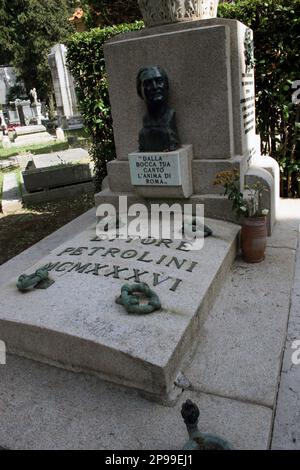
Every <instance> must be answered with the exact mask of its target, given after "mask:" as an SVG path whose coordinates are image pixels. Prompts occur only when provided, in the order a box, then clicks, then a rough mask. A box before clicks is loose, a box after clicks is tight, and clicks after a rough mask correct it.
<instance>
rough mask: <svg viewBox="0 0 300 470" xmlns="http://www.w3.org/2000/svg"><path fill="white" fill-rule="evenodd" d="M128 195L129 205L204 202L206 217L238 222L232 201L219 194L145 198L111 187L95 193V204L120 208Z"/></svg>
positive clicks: (194, 204)
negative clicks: (113, 189)
mask: <svg viewBox="0 0 300 470" xmlns="http://www.w3.org/2000/svg"><path fill="white" fill-rule="evenodd" d="M120 196H127V198H128V200H127V203H128V206H130V205H132V204H137V203H140V204H146V205H147V206H149V205H150V204H163V203H168V204H173V203H177V204H182V205H183V204H193V206H196V204H203V205H204V215H205V217H210V218H213V219H219V220H229V221H230V222H233V223H237V221H236V218H235V215H234V213H233V212H232V204H231V201H229V200H228V198H227V196H222V195H219V194H193V195H192V196H191V197H190V198H188V199H182V200H178V199H176V200H175V199H153V200H151V199H147V200H146V199H143V198H142V197H140V196H138V194H136V193H134V192H126V191H125V192H114V191H111V190H110V189H109V188H105V189H103V191H101V192H99V193H97V194H95V206H96V208H97V207H98V206H99V205H100V204H106V203H109V204H112V205H113V206H115V207H116V209H117V210H118V206H119V197H120Z"/></svg>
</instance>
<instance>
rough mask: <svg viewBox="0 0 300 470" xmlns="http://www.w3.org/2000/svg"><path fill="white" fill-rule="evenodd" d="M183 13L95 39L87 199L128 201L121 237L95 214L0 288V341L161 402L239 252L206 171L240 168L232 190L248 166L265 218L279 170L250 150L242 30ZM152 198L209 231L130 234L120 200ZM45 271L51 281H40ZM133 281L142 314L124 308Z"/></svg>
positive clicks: (250, 103) (248, 68)
mask: <svg viewBox="0 0 300 470" xmlns="http://www.w3.org/2000/svg"><path fill="white" fill-rule="evenodd" d="M183 20H184V21H182V22H180V21H179V22H176V23H175V24H167V25H164V26H154V27H152V28H149V29H147V28H146V29H145V30H142V31H139V32H133V33H128V34H123V35H120V36H117V37H116V38H113V39H111V40H110V41H108V42H107V43H106V45H105V60H106V68H107V73H108V79H109V93H110V102H111V106H112V114H113V122H114V137H115V143H116V150H117V159H116V160H115V161H113V162H110V163H109V164H108V177H107V179H106V181H105V182H104V186H103V191H102V192H100V193H99V194H98V195H97V196H96V205H97V213H98V216H99V217H100V215H101V214H102V216H103V215H104V213H103V211H104V212H105V209H106V206H102V204H103V203H111V204H112V206H110V207H112V208H113V209H114V208H115V212H118V211H119V207H120V204H123V208H124V205H125V206H126V205H127V207H128V209H129V206H130V210H129V212H128V211H127V209H126V210H125V211H124V212H125V213H126V214H127V213H128V214H129V217H128V220H127V221H126V223H125V222H124V221H123V220H121V219H120V220H119V230H122V231H124V232H125V233H126V234H127V236H126V237H120V238H116V237H106V238H105V239H104V238H103V237H100V236H99V235H98V234H97V232H96V230H95V224H96V221H95V224H93V226H90V227H86V228H84V227H83V230H82V232H81V233H80V234H79V235H77V236H76V237H74V238H73V239H71V240H68V241H66V242H65V243H63V244H62V245H61V246H59V247H58V248H56V249H54V250H53V251H51V252H50V253H49V255H48V256H46V257H44V258H43V259H41V260H40V261H39V262H38V263H35V264H30V263H28V269H27V270H26V272H24V273H20V275H21V274H22V275H23V274H25V275H26V277H24V276H23V277H22V278H21V280H23V281H24V279H25V280H28V279H29V280H34V283H35V286H34V287H32V288H30V289H26V292H25V293H22V292H20V291H18V289H17V286H16V283H17V279H12V280H11V282H10V283H8V284H7V285H5V286H3V287H2V288H1V291H0V302H1V307H2V308H1V313H0V329H1V338H2V340H4V341H5V342H6V344H7V348H8V350H9V351H12V352H15V353H17V354H20V355H23V356H26V357H29V358H34V359H35V360H39V361H42V362H48V363H50V364H52V365H58V366H59V367H64V368H66V369H71V370H73V371H83V372H89V373H93V374H95V375H97V376H99V377H101V378H104V379H105V380H108V381H110V382H114V383H117V384H121V385H124V386H126V387H129V388H133V389H136V390H138V391H139V392H140V393H142V394H144V395H146V396H147V397H148V398H150V399H153V400H158V401H160V402H165V401H167V402H169V403H170V402H173V401H174V400H175V399H176V398H177V397H178V396H179V395H180V394H181V391H182V389H181V387H180V381H178V380H177V379H178V377H180V376H182V373H184V371H185V368H186V367H187V364H189V363H190V361H191V357H192V355H193V353H194V351H195V348H196V347H197V345H198V338H199V330H200V329H201V326H202V324H203V321H204V320H205V318H206V316H207V315H209V312H210V310H211V307H212V305H213V303H214V301H215V298H216V296H217V294H218V291H219V289H220V287H221V286H222V282H223V280H224V278H226V277H227V275H228V272H229V269H230V267H231V264H232V262H233V261H234V259H235V256H236V253H237V248H238V237H239V231H240V227H239V226H238V225H236V224H233V223H231V221H232V220H233V215H232V212H231V204H230V202H228V200H227V199H226V198H225V197H223V196H220V195H219V194H218V190H217V189H216V187H215V186H214V185H213V180H214V177H215V174H216V173H217V172H219V171H222V170H224V169H231V168H238V169H239V171H240V185H241V190H242V189H243V186H244V182H245V180H246V179H247V178H260V179H261V180H263V181H264V182H265V183H266V184H268V186H269V189H270V193H269V205H270V208H271V218H270V226H269V227H270V230H271V228H272V224H273V221H274V218H275V196H276V191H277V189H276V190H275V187H276V185H277V182H278V167H276V165H275V163H274V162H273V160H272V159H269V158H268V157H266V158H263V157H261V156H260V154H259V139H258V137H257V136H256V134H255V93H254V69H253V48H252V32H251V31H250V30H248V29H247V28H246V26H244V25H242V24H241V23H239V22H238V21H234V20H223V19H209V20H196V21H187V20H186V18H183ZM129 57H130V60H128V58H129ZM145 68H146V69H145ZM141 70H142V72H139V71H141ZM145 70H146V72H145ZM137 77H138V90H139V92H140V95H141V96H142V97H146V94H148V92H149V95H148V97H149V96H150V101H152V100H153V101H155V102H156V104H155V106H154V107H152V106H149V104H150V103H149V98H147V101H148V102H147V103H146V107H145V102H144V101H143V100H141V99H140V97H139V96H138V94H137V87H136V78H137ZM166 77H168V80H167V79H166ZM141 78H142V80H141ZM146 80H150V81H149V82H147V83H145V82H146ZM167 83H168V85H169V86H168V85H167ZM142 84H143V89H142V88H141V87H140V86H142ZM148 86H149V90H148V91H147V90H146V88H147V87H148ZM167 91H168V93H167ZM167 95H168V99H167ZM157 103H160V104H159V105H157ZM173 110H176V121H175V118H174V117H175V113H174V111H173ZM145 111H146V117H145V119H144V123H143V121H142V120H143V116H144V115H145ZM175 123H176V124H175ZM141 163H143V164H144V165H140V164H141ZM124 196H126V197H124ZM160 202H162V203H168V204H173V203H176V204H177V207H178V204H179V207H180V206H181V205H186V204H190V205H191V207H192V208H196V205H197V204H204V210H205V216H206V222H207V223H208V225H209V227H210V229H211V231H212V233H213V235H212V236H210V237H208V238H206V239H205V243H204V245H203V248H202V249H197V250H192V249H190V248H189V247H188V246H187V245H186V241H185V240H184V239H183V240H182V239H180V237H179V234H178V235H176V236H174V237H168V238H161V237H159V236H158V237H153V236H150V237H149V236H147V237H142V238H134V237H133V236H132V232H131V221H132V219H135V217H134V215H132V212H135V213H137V212H138V211H139V210H141V207H143V208H145V207H146V208H148V209H150V208H151V210H152V208H153V206H152V204H155V203H160ZM133 203H139V205H137V206H135V210H134V211H133V207H132V204H133ZM141 203H142V204H143V206H141ZM98 206H99V207H98ZM99 209H100V210H99ZM101 211H102V212H101ZM130 211H131V213H130ZM100 213H101V214H100ZM120 213H121V212H120ZM119 215H120V214H119ZM100 219H101V217H100ZM218 219H219V220H218ZM220 219H223V220H220ZM133 221H134V220H133ZM147 221H148V215H147ZM122 224H123V225H122ZM124 225H125V226H124ZM41 270H42V271H41ZM45 270H46V271H47V272H48V274H49V278H50V281H54V283H53V282H52V283H51V285H50V286H49V287H48V288H46V289H40V288H39V287H41V286H40V282H41V281H43V280H45V274H44V273H45ZM28 276H29V277H28ZM47 284H48V283H47ZM135 284H139V285H140V288H139V289H137V288H136V287H134V285H135ZM18 285H20V284H18ZM22 286H23V284H22ZM137 290H138V291H139V292H136V291H137ZM141 291H142V292H144V293H146V294H147V297H148V298H149V299H150V302H152V304H151V305H150V302H149V303H148V305H150V306H152V307H153V309H151V310H154V311H152V313H148V309H146V308H142V309H136V306H138V305H140V304H139V302H140V301H141V300H140V298H139V296H138V294H139V293H140V292H141ZM126 305H127V306H128V310H131V311H134V312H136V311H137V310H138V313H135V314H134V313H130V312H129V311H128V310H126V309H125V308H124V306H126ZM129 307H130V308H129ZM131 307H132V308H131ZM141 310H142V312H141ZM146 310H147V312H145V311H146ZM143 312H144V313H143Z"/></svg>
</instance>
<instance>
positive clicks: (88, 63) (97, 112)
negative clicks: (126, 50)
mask: <svg viewBox="0 0 300 470" xmlns="http://www.w3.org/2000/svg"><path fill="white" fill-rule="evenodd" d="M143 27H144V23H143V22H142V21H136V22H135V23H132V24H121V25H117V26H109V27H106V28H102V29H100V28H94V29H92V30H91V31H87V32H83V33H75V34H74V35H73V36H72V37H71V39H70V40H69V42H68V44H67V47H68V58H67V60H68V65H69V68H70V70H71V72H72V74H73V76H74V79H75V82H76V91H77V96H78V100H79V103H80V110H81V112H82V115H83V118H84V121H85V125H86V128H87V130H88V132H89V134H90V136H91V140H92V144H91V148H90V155H91V158H92V159H93V161H94V163H95V180H96V189H97V190H99V189H100V188H101V183H102V180H103V178H104V177H105V176H106V164H107V162H109V161H110V160H113V159H114V158H116V152H115V145H114V136H113V127H112V117H111V111H110V102H109V96H108V83H107V74H106V71H105V63H104V56H103V45H104V43H105V41H107V40H108V39H109V38H111V37H113V36H116V35H117V34H120V33H125V32H128V31H135V30H138V29H141V28H143Z"/></svg>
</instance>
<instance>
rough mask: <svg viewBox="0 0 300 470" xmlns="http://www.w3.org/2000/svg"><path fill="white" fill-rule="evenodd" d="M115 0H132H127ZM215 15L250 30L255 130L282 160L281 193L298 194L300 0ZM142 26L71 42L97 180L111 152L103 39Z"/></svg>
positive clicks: (225, 7)
mask: <svg viewBox="0 0 300 470" xmlns="http://www.w3.org/2000/svg"><path fill="white" fill-rule="evenodd" d="M89 3H90V4H92V3H93V4H98V5H100V4H104V3H107V4H108V3H109V2H108V1H107V2H106V0H95V1H90V2H89ZM113 3H114V2H113ZM116 3H126V4H128V5H130V4H131V2H130V1H128V2H125V0H124V1H121V0H120V2H116ZM219 16H222V17H226V18H232V19H237V20H239V21H241V22H242V23H244V24H246V25H247V26H249V27H251V28H252V29H253V30H254V41H255V55H256V73H255V75H256V96H257V106H256V110H257V130H258V132H259V133H260V135H261V138H262V151H263V153H269V154H270V155H271V156H272V157H274V158H276V159H277V161H278V162H279V164H280V168H281V173H282V178H281V181H282V183H281V194H282V195H283V196H294V195H297V196H300V150H299V123H298V124H297V123H296V112H297V107H296V106H295V105H294V104H293V103H292V93H293V89H292V87H291V84H292V82H293V81H295V80H300V60H299V54H300V50H299V49H300V40H299V39H300V27H299V23H300V0H241V1H238V2H235V3H227V2H226V3H225V2H224V3H222V4H220V5H219ZM111 18H112V17H110V20H109V21H112V19H111ZM141 27H142V22H138V23H135V24H133V25H132V26H130V25H124V26H122V25H120V26H118V27H111V28H105V29H94V30H91V31H90V32H86V33H78V34H75V35H74V36H73V37H72V39H71V41H70V42H69V62H70V66H71V69H72V72H73V74H74V76H75V79H76V82H77V85H78V93H79V100H80V103H81V107H82V111H83V115H84V118H85V120H86V123H87V126H88V128H89V130H90V133H91V135H92V139H93V146H92V155H93V157H94V159H95V161H96V167H97V172H98V173H97V174H98V181H99V182H100V181H101V180H102V178H103V176H105V174H106V162H107V161H108V160H110V159H112V158H114V156H115V149H114V144H113V132H112V119H111V114H110V105H109V97H108V91H107V77H106V73H105V64H104V58H103V43H104V41H105V40H106V39H108V38H109V37H111V36H112V35H114V34H118V33H120V32H122V31H128V30H130V29H131V28H132V29H136V28H141ZM298 110H299V106H298ZM298 113H299V111H298ZM298 120H299V116H298Z"/></svg>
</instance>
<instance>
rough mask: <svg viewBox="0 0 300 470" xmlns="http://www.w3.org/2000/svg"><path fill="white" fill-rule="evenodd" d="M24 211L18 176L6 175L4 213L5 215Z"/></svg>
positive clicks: (4, 180) (4, 181)
mask: <svg viewBox="0 0 300 470" xmlns="http://www.w3.org/2000/svg"><path fill="white" fill-rule="evenodd" d="M20 209H22V196H21V194H20V189H19V186H18V181H17V177H16V174H15V173H14V172H12V173H5V174H4V178H3V191H2V211H3V213H4V214H5V215H7V214H11V213H14V212H17V211H18V210H20Z"/></svg>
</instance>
